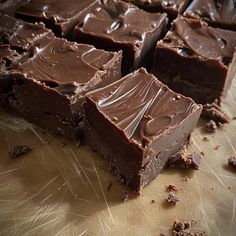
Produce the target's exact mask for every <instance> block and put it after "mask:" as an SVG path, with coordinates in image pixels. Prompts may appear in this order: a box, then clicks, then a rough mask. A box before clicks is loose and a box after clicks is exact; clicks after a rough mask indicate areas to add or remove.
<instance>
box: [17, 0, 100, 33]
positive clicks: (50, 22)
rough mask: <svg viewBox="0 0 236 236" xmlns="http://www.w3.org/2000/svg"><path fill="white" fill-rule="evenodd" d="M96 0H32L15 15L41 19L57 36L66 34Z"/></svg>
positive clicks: (22, 17) (29, 19)
mask: <svg viewBox="0 0 236 236" xmlns="http://www.w3.org/2000/svg"><path fill="white" fill-rule="evenodd" d="M98 2H99V1H98V0H66V1H63V0H60V1H58V0H32V1H29V2H28V3H27V4H25V5H22V6H21V7H19V8H18V9H17V11H16V16H17V17H19V18H21V19H23V20H25V21H30V22H41V21H42V22H44V23H45V24H46V26H47V27H48V28H50V29H52V30H53V32H54V33H55V34H56V35H57V36H67V35H68V34H70V32H71V31H72V30H73V28H74V26H75V25H76V24H77V23H78V22H79V21H80V19H81V18H82V17H83V16H84V15H85V14H86V13H87V12H89V11H90V10H91V9H92V8H94V7H95V6H96V5H97V4H98Z"/></svg>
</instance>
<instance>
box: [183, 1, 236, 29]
mask: <svg viewBox="0 0 236 236" xmlns="http://www.w3.org/2000/svg"><path fill="white" fill-rule="evenodd" d="M184 16H186V17H191V18H195V19H201V20H204V21H206V22H207V23H208V24H210V25H212V26H216V27H221V28H224V29H229V30H236V1H235V0H194V1H193V2H192V3H191V4H190V6H189V7H188V8H187V10H186V12H185V13H184Z"/></svg>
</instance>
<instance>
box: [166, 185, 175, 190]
mask: <svg viewBox="0 0 236 236" xmlns="http://www.w3.org/2000/svg"><path fill="white" fill-rule="evenodd" d="M166 190H167V191H178V188H177V187H176V186H175V185H172V184H169V185H168V186H167V187H166Z"/></svg>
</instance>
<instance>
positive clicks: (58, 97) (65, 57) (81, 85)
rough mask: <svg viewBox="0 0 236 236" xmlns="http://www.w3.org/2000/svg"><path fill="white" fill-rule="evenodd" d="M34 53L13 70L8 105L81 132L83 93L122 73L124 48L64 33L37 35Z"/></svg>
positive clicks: (70, 133) (69, 133)
mask: <svg viewBox="0 0 236 236" xmlns="http://www.w3.org/2000/svg"><path fill="white" fill-rule="evenodd" d="M36 45H37V46H35V49H34V53H33V55H32V57H31V58H30V59H28V60H27V61H26V62H24V63H23V64H22V65H20V66H19V68H18V70H17V71H14V72H13V73H10V74H9V75H8V81H11V83H12V85H11V87H12V90H11V92H10V93H9V102H8V103H9V104H8V106H9V109H10V110H12V111H13V112H15V113H16V114H17V115H19V116H21V117H23V118H25V119H26V120H28V121H30V122H32V123H34V124H36V125H38V126H40V127H42V128H44V129H47V130H49V131H52V132H54V133H56V134H59V135H63V136H66V137H68V138H71V139H74V138H77V137H76V135H77V134H78V133H77V132H78V131H79V130H77V128H78V122H79V121H80V120H81V119H82V117H83V113H84V112H83V109H82V103H83V101H84V94H85V93H86V92H87V91H90V90H92V89H94V88H98V87H99V86H103V85H106V84H107V83H111V82H114V81H116V80H118V79H120V77H121V75H120V74H121V52H120V53H115V52H106V51H103V50H98V49H95V48H94V47H93V46H91V45H84V44H83V45H80V44H77V43H72V42H68V41H66V40H64V39H59V38H53V39H50V38H49V39H48V38H43V39H41V40H39V41H37V44H36Z"/></svg>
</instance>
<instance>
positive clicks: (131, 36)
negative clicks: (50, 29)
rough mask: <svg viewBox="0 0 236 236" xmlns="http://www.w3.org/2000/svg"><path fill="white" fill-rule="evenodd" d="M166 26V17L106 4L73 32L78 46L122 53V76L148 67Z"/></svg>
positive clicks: (120, 4)
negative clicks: (83, 45) (91, 46)
mask: <svg viewBox="0 0 236 236" xmlns="http://www.w3.org/2000/svg"><path fill="white" fill-rule="evenodd" d="M166 24H167V17H166V15H165V14H159V13H148V12H145V11H143V10H140V9H139V8H137V7H136V6H134V5H132V4H128V3H125V2H121V1H116V0H108V1H107V2H106V3H104V4H100V5H99V7H98V8H96V9H95V10H93V11H91V12H90V13H88V14H87V15H86V16H85V17H84V19H83V22H82V23H81V24H79V25H78V26H77V27H76V28H75V38H76V40H77V41H78V42H80V43H88V44H92V45H94V46H95V47H97V48H102V49H105V50H111V51H119V50H123V62H122V68H123V71H124V73H126V72H129V71H132V70H134V69H135V68H138V67H139V66H140V65H142V64H148V63H151V60H152V57H153V50H154V47H155V43H156V42H157V40H158V39H159V38H160V37H161V36H162V34H163V32H164V31H165V27H166Z"/></svg>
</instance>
